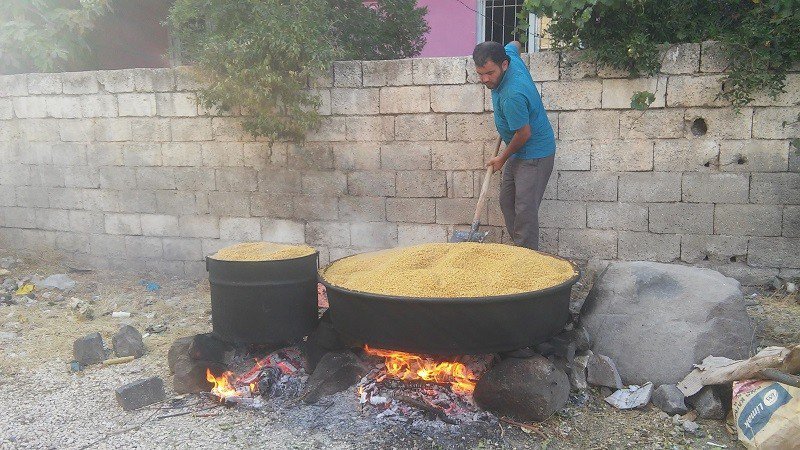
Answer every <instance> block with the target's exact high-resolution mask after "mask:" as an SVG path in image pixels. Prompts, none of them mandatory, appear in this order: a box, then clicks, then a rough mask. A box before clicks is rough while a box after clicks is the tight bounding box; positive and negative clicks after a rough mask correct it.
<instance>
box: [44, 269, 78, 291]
mask: <svg viewBox="0 0 800 450" xmlns="http://www.w3.org/2000/svg"><path fill="white" fill-rule="evenodd" d="M75 284H76V283H75V280H73V279H72V278H70V277H69V275H67V274H65V273H59V274H56V275H50V276H49V277H47V278H45V279H44V280H42V282H41V283H39V284H38V286H39V287H43V288H50V289H58V290H61V291H68V290H70V289H72V288H74V287H75Z"/></svg>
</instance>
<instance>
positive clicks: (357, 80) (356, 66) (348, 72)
mask: <svg viewBox="0 0 800 450" xmlns="http://www.w3.org/2000/svg"><path fill="white" fill-rule="evenodd" d="M333 85H334V86H336V87H360V86H361V61H334V63H333Z"/></svg>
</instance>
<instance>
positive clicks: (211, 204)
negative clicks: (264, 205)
mask: <svg viewBox="0 0 800 450" xmlns="http://www.w3.org/2000/svg"><path fill="white" fill-rule="evenodd" d="M173 200H174V197H173ZM159 201H163V200H159ZM186 201H188V202H189V203H188V204H187V203H181V204H180V205H178V207H179V210H180V211H181V212H180V214H192V212H190V211H192V210H195V209H196V210H202V208H201V206H202V205H199V204H198V202H197V199H196V198H195V199H194V200H191V199H187V200H186ZM207 201H208V208H207V212H209V213H210V214H212V215H215V216H239V217H242V216H247V215H249V214H250V198H249V197H248V196H246V195H242V196H231V194H230V192H209V193H208V196H207ZM184 205H185V206H184ZM159 207H161V204H159ZM194 214H196V212H195V213H194Z"/></svg>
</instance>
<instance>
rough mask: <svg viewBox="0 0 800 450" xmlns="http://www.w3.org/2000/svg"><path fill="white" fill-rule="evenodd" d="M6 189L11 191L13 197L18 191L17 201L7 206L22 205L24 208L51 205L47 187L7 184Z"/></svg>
mask: <svg viewBox="0 0 800 450" xmlns="http://www.w3.org/2000/svg"><path fill="white" fill-rule="evenodd" d="M4 191H7V192H10V193H11V194H12V198H14V197H15V196H14V194H15V193H16V203H12V204H11V205H7V206H20V207H24V208H47V207H48V206H50V196H49V192H48V189H47V188H46V187H39V186H17V187H16V188H11V187H10V186H7V187H5V188H4Z"/></svg>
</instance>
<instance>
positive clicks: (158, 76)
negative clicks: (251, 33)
mask: <svg viewBox="0 0 800 450" xmlns="http://www.w3.org/2000/svg"><path fill="white" fill-rule="evenodd" d="M140 74H141V75H143V77H140V76H139V75H140ZM134 85H135V86H136V89H137V90H141V91H154V92H171V91H174V90H175V89H176V84H175V70H174V69H171V68H170V69H168V68H163V69H144V70H143V71H142V72H139V73H137V74H136V75H134ZM144 88H147V89H144Z"/></svg>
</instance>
